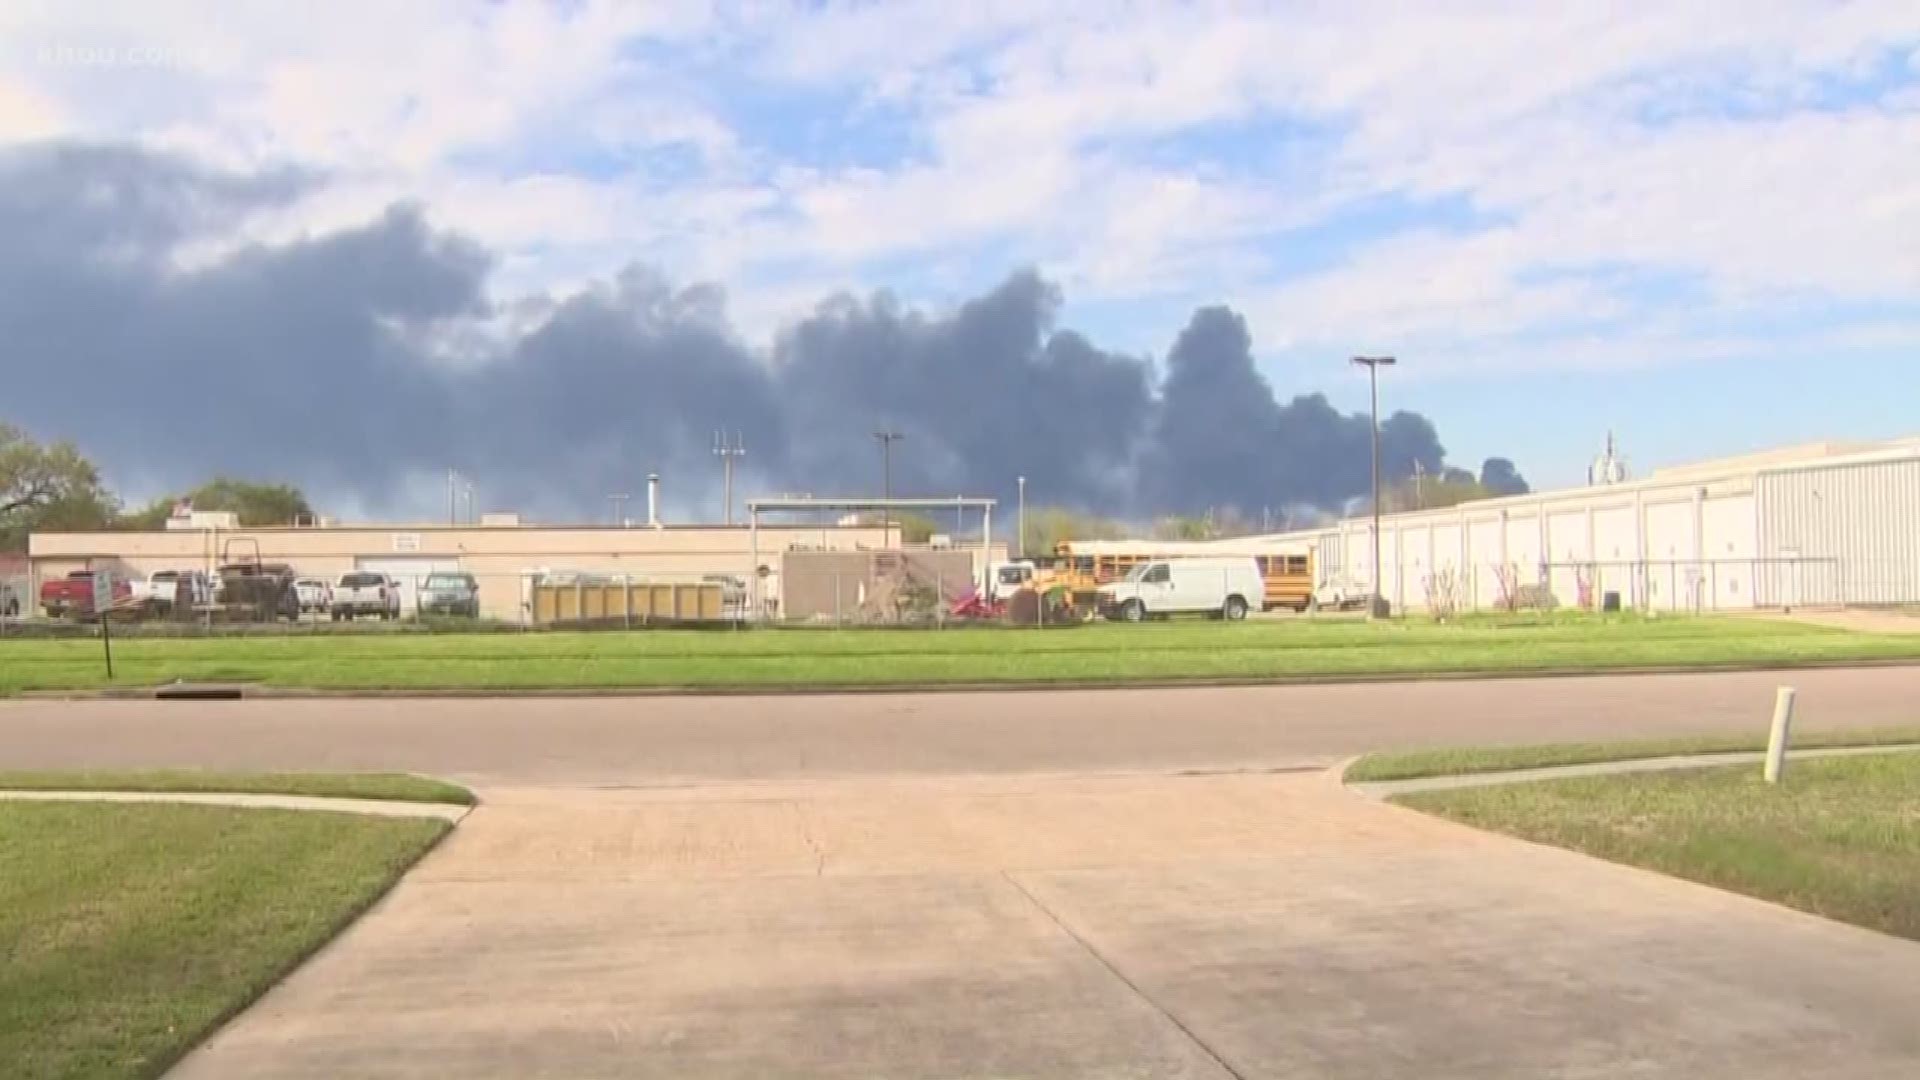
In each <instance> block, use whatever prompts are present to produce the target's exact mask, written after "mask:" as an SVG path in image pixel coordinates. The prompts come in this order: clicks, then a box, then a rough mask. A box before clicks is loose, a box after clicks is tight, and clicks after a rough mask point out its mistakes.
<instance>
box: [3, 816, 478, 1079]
mask: <svg viewBox="0 0 1920 1080" xmlns="http://www.w3.org/2000/svg"><path fill="white" fill-rule="evenodd" d="M446 829H447V824H446V823H445V822H443V821H437V820H432V819H418V818H375V817H365V816H360V815H355V814H332V813H312V812H302V811H282V810H237V809H232V808H227V807H212V806H162V805H126V804H106V803H26V802H15V803H0V957H3V958H4V960H3V961H0V1073H4V1074H5V1075H7V1076H20V1077H28V1076H31V1077H36V1078H43V1080H56V1078H57V1080H69V1078H71V1080H78V1078H88V1080H117V1078H122V1077H153V1076H158V1075H159V1074H160V1073H162V1072H163V1071H165V1069H166V1068H167V1067H168V1066H169V1065H170V1064H171V1063H173V1062H174V1061H175V1060H176V1059H178V1058H179V1057H180V1056H181V1055H182V1054H184V1053H185V1052H186V1051H187V1050H188V1049H189V1048H191V1047H192V1046H193V1045H194V1044H195V1043H196V1042H198V1041H199V1040H200V1039H201V1038H203V1037H204V1036H206V1035H207V1034H208V1033H209V1032H211V1031H212V1030H213V1029H214V1028H215V1027H216V1026H218V1025H219V1024H220V1023H221V1022H222V1021H224V1020H225V1019H226V1018H228V1017H229V1016H232V1015H233V1014H234V1013H236V1012H238V1011H239V1010H240V1009H241V1008H243V1007H245V1006H246V1005H247V1004H248V1003H249V1002H250V1001H252V1000H253V999H254V998H255V997H257V996H259V994H260V993H261V992H263V991H265V990H266V989H267V987H269V986H271V985H272V984H273V983H274V982H275V981H276V980H278V979H279V978H280V977H281V976H282V975H284V974H285V973H286V972H288V971H289V970H291V969H292V968H293V967H294V966H295V965H297V964H298V963H299V962H300V961H301V960H302V959H304V958H305V957H307V956H308V955H309V954H311V953H312V952H313V951H314V950H315V949H317V948H319V947H320V945H321V944H323V943H324V942H326V941H327V940H328V939H329V938H331V937H333V935H334V934H336V933H338V932H339V931H340V930H341V929H342V928H343V927H345V926H346V924H347V923H349V922H351V921H352V920H353V919H354V918H355V917H356V916H357V915H358V914H359V913H360V912H362V911H364V910H365V909H366V907H367V906H368V905H369V904H371V903H372V902H373V901H374V900H375V899H377V898H378V897H379V896H380V895H381V894H382V893H384V892H385V891H386V890H387V888H388V887H389V886H390V885H391V884H392V883H393V882H394V880H395V879H396V878H398V877H399V876H400V874H401V873H402V872H403V871H405V870H406V868H407V867H408V866H410V865H412V864H413V862H414V860H415V859H417V858H419V857H420V855H421V854H423V853H424V852H425V851H426V850H427V849H428V848H430V847H431V846H432V845H433V843H434V841H435V840H437V839H438V838H439V837H440V836H441V835H442V834H443V833H444V832H445V831H446Z"/></svg>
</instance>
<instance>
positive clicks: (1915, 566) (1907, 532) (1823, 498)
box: [1758, 458, 1920, 604]
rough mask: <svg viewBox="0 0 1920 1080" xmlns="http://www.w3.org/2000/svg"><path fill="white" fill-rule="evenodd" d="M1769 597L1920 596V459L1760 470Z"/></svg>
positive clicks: (1859, 599) (1810, 600)
mask: <svg viewBox="0 0 1920 1080" xmlns="http://www.w3.org/2000/svg"><path fill="white" fill-rule="evenodd" d="M1758 489H1759V519H1760V522H1759V523H1760V551H1761V554H1762V556H1764V557H1768V558H1773V559H1788V560H1791V559H1796V558H1797V560H1798V561H1797V562H1789V563H1778V564H1774V565H1772V566H1770V567H1769V569H1768V572H1767V573H1766V574H1765V575H1764V577H1763V580H1762V582H1761V590H1760V592H1761V600H1760V602H1761V603H1763V604H1823V603H1849V604H1907V603H1920V459H1916V458H1905V459H1896V460H1891V461H1877V462H1864V463H1860V464H1852V465H1837V466H1830V467H1827V468H1811V469H1794V470H1791V471H1785V472H1771V473H1762V474H1760V477H1759V482H1758Z"/></svg>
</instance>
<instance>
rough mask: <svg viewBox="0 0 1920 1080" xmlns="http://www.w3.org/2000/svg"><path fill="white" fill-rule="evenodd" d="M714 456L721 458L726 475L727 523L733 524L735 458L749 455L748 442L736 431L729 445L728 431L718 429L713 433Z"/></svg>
mask: <svg viewBox="0 0 1920 1080" xmlns="http://www.w3.org/2000/svg"><path fill="white" fill-rule="evenodd" d="M713 456H714V457H717V458H719V459H720V468H721V471H722V472H723V473H725V475H726V481H725V483H724V491H725V498H726V515H725V520H726V523H727V524H729V525H731V524H733V461H734V459H735V458H743V457H746V456H747V446H746V443H745V442H743V441H742V440H741V438H740V433H739V432H738V431H736V432H734V433H733V445H731V446H729V445H727V433H726V432H724V431H716V432H714V433H713Z"/></svg>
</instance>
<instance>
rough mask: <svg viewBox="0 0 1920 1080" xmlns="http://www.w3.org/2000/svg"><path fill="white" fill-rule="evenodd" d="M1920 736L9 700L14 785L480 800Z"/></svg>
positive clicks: (1718, 694)
mask: <svg viewBox="0 0 1920 1080" xmlns="http://www.w3.org/2000/svg"><path fill="white" fill-rule="evenodd" d="M1781 682H1791V683H1793V684H1794V685H1796V686H1798V687H1799V688H1800V690H1801V695H1800V716H1799V723H1800V724H1801V726H1802V727H1816V726H1828V727H1848V726H1854V727H1858V726H1868V725H1880V724H1920V704H1916V703H1920V666H1916V667H1899V668H1863V669H1856V670H1833V669H1827V670H1816V671H1800V672H1793V673H1788V674H1783V675H1776V674H1769V673H1765V672H1759V673H1741V674H1716V675H1653V676H1607V677H1598V678H1577V679H1515V680H1496V681H1489V682H1430V683H1388V684H1371V685H1366V684H1356V685H1343V686H1296V687H1269V688H1236V689H1192V690H1151V691H1148V690H1133V691H1089V692H1064V693H982V694H931V695H847V696H818V697H782V698H765V697H720V698H574V699H567V698H545V699H541V698H515V699H494V700H487V699H440V700H406V699H394V700H305V701H295V700H288V701H244V702H149V701H140V702H134V701H84V702H58V701H8V702H0V768H4V767H17V768H53V767H75V766H161V765H166V766H201V767H210V768H215V767H217V768H261V769H399V770H409V771H417V772H430V773H437V774H441V775H447V776H453V777H456V778H460V779H463V780H467V781H469V782H472V783H476V784H480V785H483V786H485V785H492V784H539V785H549V784H565V785H631V784H657V783H689V782H699V781H712V780H768V779H803V778H805V779H825V778H850V777H864V776H896V777H897V776H955V775H959V776H969V775H1006V774H1034V773H1064V774H1087V773H1115V772H1149V773H1156V772H1160V773H1163V772H1175V771H1183V770H1213V771H1221V770H1233V769H1269V768H1277V767H1286V766H1296V765H1312V764H1328V763H1331V762H1334V761H1337V760H1340V759H1341V758H1344V757H1346V756H1349V755H1352V754H1357V753H1361V752H1364V751H1366V750H1371V749H1377V748H1380V747H1386V746H1406V745H1416V744H1443V743H1445V744H1456V745H1457V744H1469V743H1505V742H1554V741H1565V740H1569V739H1589V738H1609V737H1623V736H1630V735H1657V734H1667V733H1676V732H1700V731H1725V730H1730V729H1749V730H1755V731H1758V730H1763V729H1764V727H1765V725H1766V722H1767V717H1768V714H1769V712H1770V710H1771V708H1772V700H1773V688H1774V687H1775V686H1776V685H1778V684H1779V683H1781Z"/></svg>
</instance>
